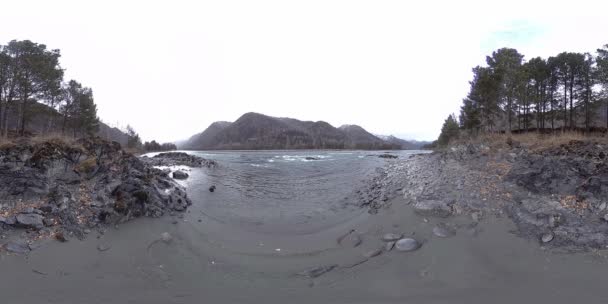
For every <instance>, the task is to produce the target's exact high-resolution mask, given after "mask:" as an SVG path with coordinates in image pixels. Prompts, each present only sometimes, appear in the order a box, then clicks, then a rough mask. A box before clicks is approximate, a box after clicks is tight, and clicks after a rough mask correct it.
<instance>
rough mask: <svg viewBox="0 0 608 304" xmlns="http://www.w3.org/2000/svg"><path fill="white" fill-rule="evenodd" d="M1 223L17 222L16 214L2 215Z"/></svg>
mask: <svg viewBox="0 0 608 304" xmlns="http://www.w3.org/2000/svg"><path fill="white" fill-rule="evenodd" d="M0 223H2V224H6V225H10V226H12V225H15V224H16V223H17V219H16V218H15V217H14V216H9V217H4V216H0Z"/></svg>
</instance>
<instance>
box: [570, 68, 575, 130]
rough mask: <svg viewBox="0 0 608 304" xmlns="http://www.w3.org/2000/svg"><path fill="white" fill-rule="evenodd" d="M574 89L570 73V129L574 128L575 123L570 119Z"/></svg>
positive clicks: (572, 112) (572, 77) (572, 111)
mask: <svg viewBox="0 0 608 304" xmlns="http://www.w3.org/2000/svg"><path fill="white" fill-rule="evenodd" d="M573 91H574V73H572V76H571V77H570V129H574V127H575V123H574V120H573V119H572V117H573V115H572V114H574V109H573V107H572V101H573V99H574V95H573V94H572V93H573Z"/></svg>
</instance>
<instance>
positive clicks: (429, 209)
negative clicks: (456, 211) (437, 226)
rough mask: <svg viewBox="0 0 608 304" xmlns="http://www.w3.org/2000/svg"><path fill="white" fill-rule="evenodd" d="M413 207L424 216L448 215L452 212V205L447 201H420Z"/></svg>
mask: <svg viewBox="0 0 608 304" xmlns="http://www.w3.org/2000/svg"><path fill="white" fill-rule="evenodd" d="M413 207H414V212H416V213H417V214H419V215H423V216H436V217H448V216H450V215H451V214H452V207H451V206H450V204H448V203H447V202H445V201H437V200H427V201H419V202H416V203H415V204H414V206H413Z"/></svg>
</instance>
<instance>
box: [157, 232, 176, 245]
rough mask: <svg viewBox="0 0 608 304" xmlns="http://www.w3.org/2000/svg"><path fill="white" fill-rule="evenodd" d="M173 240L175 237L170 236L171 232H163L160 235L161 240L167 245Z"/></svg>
mask: <svg viewBox="0 0 608 304" xmlns="http://www.w3.org/2000/svg"><path fill="white" fill-rule="evenodd" d="M172 239H173V237H172V236H171V234H169V232H163V233H161V234H160V240H161V241H163V242H165V243H169V242H171V240H172Z"/></svg>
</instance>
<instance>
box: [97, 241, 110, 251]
mask: <svg viewBox="0 0 608 304" xmlns="http://www.w3.org/2000/svg"><path fill="white" fill-rule="evenodd" d="M110 248H112V247H111V246H110V245H108V244H104V243H101V244H99V245H97V250H99V251H107V250H110Z"/></svg>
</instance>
